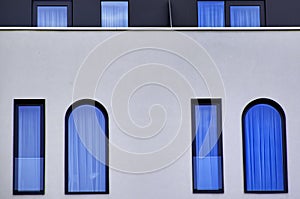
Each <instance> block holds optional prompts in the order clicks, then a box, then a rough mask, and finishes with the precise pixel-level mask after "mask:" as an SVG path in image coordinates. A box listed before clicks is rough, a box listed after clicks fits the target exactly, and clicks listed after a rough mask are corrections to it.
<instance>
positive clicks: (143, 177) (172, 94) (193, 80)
mask: <svg viewBox="0 0 300 199" xmlns="http://www.w3.org/2000/svg"><path fill="white" fill-rule="evenodd" d="M299 42H300V32H299V31H157V30H156V31H141V30H140V31H138V30H136V31H30V30H23V31H9V30H7V31H5V30H3V31H0V61H1V62H0V63H1V65H0V198H1V199H9V198H14V197H17V198H50V199H52V198H53V199H65V198H87V199H89V198H114V199H115V198H122V199H132V198H143V199H152V198H172V199H182V198H190V199H193V198H207V199H209V198H219V199H235V198H237V199H239V198H247V199H248V198H249V199H254V198H255V199H256V198H272V199H273V198H274V199H279V198H289V199H297V198H299V197H300V189H299V186H300V170H299V168H300V160H299V157H300V156H299V148H298V147H299V146H300V136H299V129H300V122H299V121H300V118H299V113H300V103H299V99H300V92H299V91H298V90H299V88H300V87H299V85H300V78H299V77H300V64H299V52H300V45H299ZM196 97H203V98H210V97H218V98H222V102H223V113H222V117H223V153H224V185H225V187H224V189H225V193H224V194H192V165H191V148H190V143H191V121H190V99H191V98H196ZM260 97H267V98H270V99H273V100H275V101H276V102H278V103H279V104H280V105H281V106H282V108H283V109H284V111H285V113H286V119H287V121H286V124H287V152H288V153H287V159H288V184H289V193H287V194H263V195H256V194H244V192H243V190H244V188H243V163H242V133H241V114H242V111H243V108H244V107H245V106H246V105H247V104H248V103H249V102H250V101H252V100H254V99H256V98H260ZM15 98H29V99H30V98H44V99H46V173H45V183H46V184H45V195H43V196H13V195H12V173H13V171H12V164H13V161H12V160H13V99H15ZM81 98H92V99H95V100H97V101H99V102H100V103H102V104H103V105H104V106H105V107H106V108H107V110H108V113H109V119H110V120H109V123H110V127H109V130H110V166H111V168H110V173H109V176H110V177H109V179H110V183H109V186H110V194H109V195H68V196H65V195H64V116H65V112H66V110H67V108H68V107H69V106H70V105H71V104H72V103H73V102H74V101H76V100H78V99H81ZM145 137H148V138H145Z"/></svg>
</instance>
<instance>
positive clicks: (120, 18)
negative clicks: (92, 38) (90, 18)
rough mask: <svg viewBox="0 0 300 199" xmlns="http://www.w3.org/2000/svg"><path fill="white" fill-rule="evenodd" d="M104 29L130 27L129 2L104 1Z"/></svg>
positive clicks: (102, 14) (102, 3)
mask: <svg viewBox="0 0 300 199" xmlns="http://www.w3.org/2000/svg"><path fill="white" fill-rule="evenodd" d="M101 24H102V27H128V2H125V1H124V2H122V1H111V2H110V1H102V2H101Z"/></svg>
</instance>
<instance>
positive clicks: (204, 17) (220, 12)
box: [198, 1, 225, 27]
mask: <svg viewBox="0 0 300 199" xmlns="http://www.w3.org/2000/svg"><path fill="white" fill-rule="evenodd" d="M224 26H225V8H224V1H198V27H224Z"/></svg>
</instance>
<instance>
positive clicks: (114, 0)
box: [99, 0, 131, 28]
mask: <svg viewBox="0 0 300 199" xmlns="http://www.w3.org/2000/svg"><path fill="white" fill-rule="evenodd" d="M109 1H110V2H127V5H128V13H127V15H128V27H130V10H131V9H130V2H129V0H128V1H124V0H120V1H118V0H99V9H100V27H103V26H102V6H101V2H109ZM104 28H110V27H104ZM111 28H114V27H111ZM117 28H118V27H117ZM120 28H126V27H120Z"/></svg>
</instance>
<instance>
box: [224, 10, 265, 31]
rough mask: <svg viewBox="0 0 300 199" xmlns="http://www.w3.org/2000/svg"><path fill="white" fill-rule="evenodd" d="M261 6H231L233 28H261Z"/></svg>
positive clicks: (231, 24)
mask: <svg viewBox="0 0 300 199" xmlns="http://www.w3.org/2000/svg"><path fill="white" fill-rule="evenodd" d="M260 13H261V11H260V6H230V26H231V27H260V26H261V24H260V21H261V19H260Z"/></svg>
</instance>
